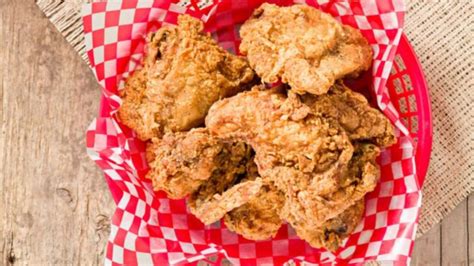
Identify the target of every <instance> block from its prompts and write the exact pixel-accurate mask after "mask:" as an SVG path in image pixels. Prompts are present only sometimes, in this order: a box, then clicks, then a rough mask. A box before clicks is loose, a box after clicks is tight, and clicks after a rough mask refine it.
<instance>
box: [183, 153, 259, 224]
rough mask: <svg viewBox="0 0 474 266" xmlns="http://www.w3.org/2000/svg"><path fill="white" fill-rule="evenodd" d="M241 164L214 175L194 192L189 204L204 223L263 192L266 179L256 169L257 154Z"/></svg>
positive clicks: (220, 216) (213, 220) (193, 212)
mask: <svg viewBox="0 0 474 266" xmlns="http://www.w3.org/2000/svg"><path fill="white" fill-rule="evenodd" d="M238 165H239V166H240V167H235V168H233V169H232V170H233V171H224V172H220V173H218V174H215V175H213V176H212V177H211V178H210V179H209V180H208V181H207V182H205V183H203V184H202V185H201V186H200V187H199V188H198V189H197V190H196V191H195V192H194V193H192V194H191V196H190V198H189V200H188V207H189V209H190V211H191V213H192V214H194V215H195V216H196V217H197V218H198V219H199V220H201V222H203V223H204V224H211V223H214V222H217V221H218V220H220V219H221V218H222V217H224V215H225V214H226V213H228V212H230V211H232V210H233V209H235V208H238V207H240V206H242V205H244V204H246V203H248V202H249V201H251V200H252V199H253V198H255V197H256V196H257V195H258V194H259V192H260V189H261V188H262V185H263V182H262V179H261V178H260V177H258V176H257V174H256V173H255V171H254V170H253V169H255V167H254V162H253V157H251V158H248V159H247V160H246V161H240V162H239V164H238Z"/></svg>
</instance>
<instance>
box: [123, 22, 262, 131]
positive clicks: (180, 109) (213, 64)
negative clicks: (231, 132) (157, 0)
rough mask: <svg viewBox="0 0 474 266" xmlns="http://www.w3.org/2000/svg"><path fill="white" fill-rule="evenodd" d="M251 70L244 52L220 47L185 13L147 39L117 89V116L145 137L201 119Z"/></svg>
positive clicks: (239, 85)
mask: <svg viewBox="0 0 474 266" xmlns="http://www.w3.org/2000/svg"><path fill="white" fill-rule="evenodd" d="M253 79H254V72H253V70H252V69H251V68H250V67H249V65H248V63H247V61H246V59H245V58H243V57H238V56H235V55H232V54H230V53H229V52H227V51H225V50H224V49H223V48H221V47H219V46H218V44H217V43H216V42H215V41H214V40H213V39H212V38H211V36H210V35H209V34H208V33H204V32H203V23H202V22H201V21H199V20H197V19H194V18H192V17H190V16H188V15H182V16H179V17H178V26H163V27H162V28H160V29H159V30H158V31H157V32H156V33H153V34H151V35H150V36H149V38H148V40H147V54H146V57H145V59H144V68H143V69H142V70H139V71H137V72H135V73H134V74H133V75H132V76H131V77H130V78H129V80H128V82H126V86H125V89H124V90H122V91H121V92H120V96H121V97H122V100H123V104H122V106H121V108H120V109H119V113H118V114H119V118H120V120H121V121H122V122H123V123H124V124H125V125H127V126H128V127H130V128H132V129H134V130H135V131H136V133H137V135H138V137H139V138H140V139H142V140H148V139H151V138H153V137H161V136H162V135H163V133H167V132H178V131H186V130H189V129H191V128H193V127H198V126H200V125H202V124H203V122H204V117H205V116H206V113H207V111H208V109H209V107H210V106H211V105H212V103H214V102H215V101H217V100H219V99H221V98H224V97H228V96H231V95H234V94H236V93H238V92H239V91H241V90H243V89H245V88H246V87H245V86H246V84H248V83H250V82H251V81H252V80H253Z"/></svg>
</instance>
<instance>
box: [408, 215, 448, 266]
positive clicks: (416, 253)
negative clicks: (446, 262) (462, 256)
mask: <svg viewBox="0 0 474 266" xmlns="http://www.w3.org/2000/svg"><path fill="white" fill-rule="evenodd" d="M411 265H420V266H421V265H441V225H440V224H437V225H435V226H434V227H433V228H431V229H430V230H429V231H428V232H427V233H426V234H424V235H423V236H422V237H420V238H418V239H417V240H416V241H415V247H414V249H413V254H412V262H411Z"/></svg>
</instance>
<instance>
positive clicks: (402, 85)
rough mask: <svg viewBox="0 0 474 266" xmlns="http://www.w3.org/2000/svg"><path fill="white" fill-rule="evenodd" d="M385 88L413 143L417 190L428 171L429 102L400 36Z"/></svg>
mask: <svg viewBox="0 0 474 266" xmlns="http://www.w3.org/2000/svg"><path fill="white" fill-rule="evenodd" d="M387 87H388V91H389V94H390V99H391V100H392V102H393V104H394V105H395V108H396V109H397V111H398V113H399V114H400V117H401V120H402V121H403V122H404V124H405V126H406V127H407V129H408V130H409V131H410V134H411V136H412V138H413V140H414V141H415V143H416V167H417V169H416V170H417V173H418V182H419V184H420V187H421V186H422V185H423V182H424V180H425V176H426V172H427V170H428V166H429V162H430V155H431V144H432V140H433V126H432V120H431V103H430V97H429V93H428V87H427V85H426V80H425V77H424V74H423V70H422V68H421V64H420V62H419V61H418V58H417V56H416V54H415V51H414V50H413V48H412V47H411V45H410V43H409V41H408V38H407V37H406V36H405V35H404V34H403V35H402V38H401V40H400V44H399V46H398V50H397V54H396V55H395V60H394V62H393V68H392V72H391V74H390V77H389V79H388V81H387Z"/></svg>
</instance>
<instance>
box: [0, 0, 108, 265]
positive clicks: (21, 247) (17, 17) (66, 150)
mask: <svg viewBox="0 0 474 266" xmlns="http://www.w3.org/2000/svg"><path fill="white" fill-rule="evenodd" d="M0 6H1V8H0V40H1V41H0V58H1V60H0V88H1V98H2V113H1V115H2V118H1V119H2V122H1V123H2V124H1V132H0V134H1V138H0V170H1V171H0V173H1V174H0V191H2V193H0V204H1V205H0V210H1V211H0V265H9V264H13V263H14V264H18V265H70V264H73V263H74V265H77V264H84V265H98V264H102V263H103V258H104V252H105V243H106V240H107V238H108V235H109V221H110V218H109V217H110V215H111V213H112V210H113V201H112V199H111V197H110V195H109V192H108V190H107V187H106V184H105V182H104V179H103V176H102V174H101V172H100V171H99V170H98V168H97V167H96V166H95V165H94V163H93V162H92V161H91V160H90V159H89V158H87V156H86V152H85V130H86V128H87V126H88V125H89V123H90V122H91V120H92V119H93V117H94V116H95V114H96V113H97V110H98V99H99V95H100V90H99V89H98V85H97V83H96V81H95V80H94V77H93V75H92V74H91V72H90V70H89V69H88V68H87V66H86V64H85V63H84V62H83V61H82V60H81V58H80V57H78V56H77V54H76V53H75V52H74V50H73V49H72V47H70V46H69V45H68V43H67V42H66V41H65V40H64V39H63V38H62V36H61V35H60V34H59V33H58V32H57V31H56V29H55V28H54V27H53V25H51V24H50V22H49V21H48V20H47V19H46V17H45V16H44V15H43V14H42V13H41V12H40V10H39V9H38V8H37V6H36V5H35V4H34V1H9V0H0Z"/></svg>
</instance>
